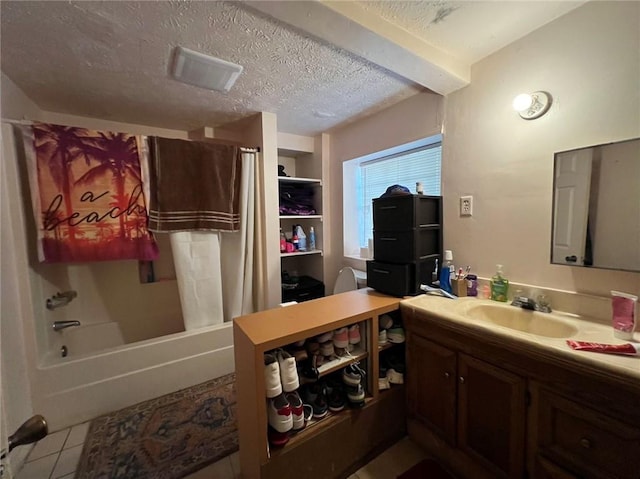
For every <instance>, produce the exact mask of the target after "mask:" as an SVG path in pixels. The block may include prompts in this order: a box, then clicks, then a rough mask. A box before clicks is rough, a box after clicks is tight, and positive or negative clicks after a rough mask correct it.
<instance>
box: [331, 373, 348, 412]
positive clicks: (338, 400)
mask: <svg viewBox="0 0 640 479" xmlns="http://www.w3.org/2000/svg"><path fill="white" fill-rule="evenodd" d="M326 391H327V405H328V406H329V411H332V412H339V411H342V410H343V409H344V407H345V406H346V405H347V399H346V397H345V392H344V386H343V385H342V384H341V383H340V382H339V381H337V380H332V379H328V380H327V383H326Z"/></svg>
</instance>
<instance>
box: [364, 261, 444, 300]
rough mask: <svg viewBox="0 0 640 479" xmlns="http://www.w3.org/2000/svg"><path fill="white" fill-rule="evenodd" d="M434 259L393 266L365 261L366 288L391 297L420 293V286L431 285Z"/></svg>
mask: <svg viewBox="0 0 640 479" xmlns="http://www.w3.org/2000/svg"><path fill="white" fill-rule="evenodd" d="M434 268H435V258H433V259H427V260H425V261H417V262H414V263H404V264H394V263H382V262H379V261H375V260H374V261H367V286H369V287H370V288H373V289H375V290H376V291H380V292H381V293H386V294H390V295H392V296H413V295H416V294H418V293H420V284H431V273H432V271H433V270H434Z"/></svg>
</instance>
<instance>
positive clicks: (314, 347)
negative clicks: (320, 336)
mask: <svg viewBox="0 0 640 479" xmlns="http://www.w3.org/2000/svg"><path fill="white" fill-rule="evenodd" d="M306 347H307V352H308V353H309V356H315V355H316V354H320V343H319V342H318V341H316V340H315V339H313V340H310V341H308V342H307V344H306Z"/></svg>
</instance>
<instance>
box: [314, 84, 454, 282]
mask: <svg viewBox="0 0 640 479" xmlns="http://www.w3.org/2000/svg"><path fill="white" fill-rule="evenodd" d="M442 112H443V110H442V97H441V96H440V95H437V94H435V93H420V94H418V95H414V96H412V97H410V98H407V99H406V100H404V101H402V102H400V103H398V104H396V105H393V106H391V107H389V108H387V109H385V110H383V111H382V112H380V113H377V114H375V115H372V116H370V117H368V118H365V119H364V120H361V121H358V122H356V123H352V124H349V125H347V126H345V127H343V128H340V129H338V130H336V131H333V132H331V147H330V157H331V158H330V163H329V181H330V184H331V199H330V206H329V209H330V218H331V223H330V225H328V228H327V229H329V230H330V242H329V243H328V245H329V247H327V244H326V243H325V247H324V254H325V256H326V257H327V258H326V260H325V280H326V290H327V292H330V291H332V290H333V285H334V283H335V280H336V277H337V275H338V271H339V270H340V268H342V267H343V266H345V265H349V266H353V267H355V268H358V269H361V270H366V265H365V262H364V261H363V260H355V259H346V258H344V257H343V243H342V235H343V226H342V225H343V214H342V186H343V185H342V163H343V162H344V161H347V160H352V159H354V158H359V157H361V156H364V155H368V154H370V153H375V152H377V151H381V150H385V149H388V148H392V147H394V146H398V145H402V144H405V143H410V142H412V141H416V140H420V139H422V138H426V137H429V136H432V135H437V134H439V133H441V132H442ZM325 234H326V233H325Z"/></svg>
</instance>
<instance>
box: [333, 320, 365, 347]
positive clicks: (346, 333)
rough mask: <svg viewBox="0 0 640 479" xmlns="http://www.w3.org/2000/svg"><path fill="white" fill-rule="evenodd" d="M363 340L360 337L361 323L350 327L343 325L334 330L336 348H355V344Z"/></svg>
mask: <svg viewBox="0 0 640 479" xmlns="http://www.w3.org/2000/svg"><path fill="white" fill-rule="evenodd" d="M360 341H361V337H360V325H359V324H352V325H351V326H349V327H346V326H345V327H343V328H339V329H336V330H335V331H334V332H333V345H334V346H335V347H336V348H343V349H348V348H349V347H351V349H349V350H353V345H354V344H358V343H359V342H360Z"/></svg>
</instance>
